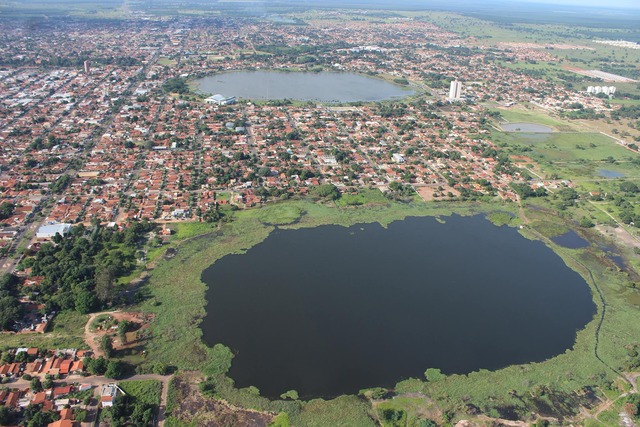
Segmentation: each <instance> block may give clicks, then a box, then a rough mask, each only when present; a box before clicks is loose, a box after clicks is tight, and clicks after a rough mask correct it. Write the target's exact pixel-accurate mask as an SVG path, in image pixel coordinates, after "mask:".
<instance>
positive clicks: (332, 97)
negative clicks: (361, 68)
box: [196, 71, 414, 103]
mask: <svg viewBox="0 0 640 427" xmlns="http://www.w3.org/2000/svg"><path fill="white" fill-rule="evenodd" d="M196 83H197V84H198V90H199V91H200V92H204V93H209V94H212V95H214V94H218V93H219V94H222V95H224V96H235V97H237V98H244V99H256V100H276V99H291V100H298V101H316V102H329V103H330V102H357V101H382V100H387V99H399V98H404V97H406V96H410V95H412V94H413V93H414V91H413V90H412V89H410V88H407V87H403V86H399V85H395V84H392V83H389V82H387V81H385V80H382V79H377V78H373V77H367V76H363V75H360V74H355V73H334V72H326V71H324V72H319V73H311V72H283V71H231V72H227V73H220V74H214V75H212V76H208V77H204V78H202V79H200V80H197V81H196Z"/></svg>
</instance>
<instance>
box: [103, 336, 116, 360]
mask: <svg viewBox="0 0 640 427" xmlns="http://www.w3.org/2000/svg"><path fill="white" fill-rule="evenodd" d="M100 350H102V351H103V352H104V355H105V356H107V357H111V356H112V355H113V343H112V342H111V337H110V336H109V335H103V336H102V339H101V340H100Z"/></svg>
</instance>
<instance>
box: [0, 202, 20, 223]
mask: <svg viewBox="0 0 640 427" xmlns="http://www.w3.org/2000/svg"><path fill="white" fill-rule="evenodd" d="M15 208H16V205H14V204H13V203H9V202H2V203H0V220H4V219H7V218H9V217H10V216H11V215H13V210H14V209H15Z"/></svg>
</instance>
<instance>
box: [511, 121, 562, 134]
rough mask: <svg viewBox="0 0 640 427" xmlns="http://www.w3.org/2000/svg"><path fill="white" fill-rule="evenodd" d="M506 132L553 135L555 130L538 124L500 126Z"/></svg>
mask: <svg viewBox="0 0 640 427" xmlns="http://www.w3.org/2000/svg"><path fill="white" fill-rule="evenodd" d="M500 126H501V127H502V130H504V131H505V132H522V133H552V132H553V129H552V128H550V127H549V126H545V125H539V124H537V123H507V124H504V125H500Z"/></svg>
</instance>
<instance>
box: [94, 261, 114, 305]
mask: <svg viewBox="0 0 640 427" xmlns="http://www.w3.org/2000/svg"><path fill="white" fill-rule="evenodd" d="M114 276H115V275H114V274H113V270H112V269H110V268H103V269H102V270H100V271H99V272H98V273H97V274H96V278H95V280H96V288H95V290H96V296H97V297H98V299H99V300H100V302H102V303H103V304H107V303H109V302H111V301H112V300H113V285H114V283H115V277H114Z"/></svg>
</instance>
